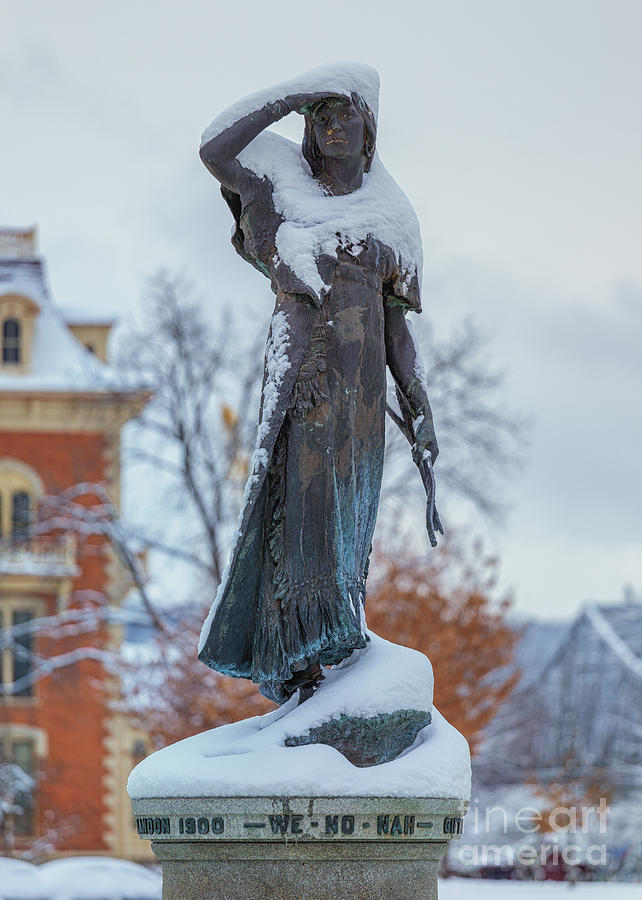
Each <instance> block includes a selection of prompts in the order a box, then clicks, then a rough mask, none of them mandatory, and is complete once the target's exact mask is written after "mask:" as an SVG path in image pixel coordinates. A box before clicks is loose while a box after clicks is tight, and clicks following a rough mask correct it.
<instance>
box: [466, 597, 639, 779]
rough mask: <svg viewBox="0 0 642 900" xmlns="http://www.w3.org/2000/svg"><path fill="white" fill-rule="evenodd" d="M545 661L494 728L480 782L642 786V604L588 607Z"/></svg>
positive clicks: (629, 600)
mask: <svg viewBox="0 0 642 900" xmlns="http://www.w3.org/2000/svg"><path fill="white" fill-rule="evenodd" d="M551 639H553V640H555V637H552V638H551ZM540 659H541V663H540V665H539V666H538V667H536V668H533V669H532V670H531V671H530V672H529V673H526V677H525V678H524V680H523V681H522V684H521V686H520V687H519V689H518V690H517V691H516V692H515V693H514V694H513V696H512V698H511V699H510V700H509V702H508V703H507V704H506V705H505V707H504V708H503V709H501V710H499V711H498V714H497V716H496V718H495V719H494V721H493V723H492V725H491V726H490V728H489V729H488V733H487V735H486V739H485V741H484V744H483V746H482V752H481V754H480V758H479V760H478V761H477V765H476V772H477V778H478V779H479V781H480V782H485V783H488V784H517V783H523V782H524V781H527V780H535V781H537V782H538V783H540V784H546V783H551V782H554V781H556V780H560V779H562V780H564V781H566V782H571V781H575V782H577V783H578V784H581V783H584V784H586V785H587V786H588V785H590V784H594V785H596V786H598V785H602V786H603V787H604V788H605V789H607V790H608V791H609V792H612V793H613V794H614V795H615V796H617V795H618V794H620V795H626V794H627V793H628V792H629V791H631V790H633V789H640V788H642V602H641V601H640V600H639V599H636V598H635V597H634V596H633V595H629V596H628V598H627V599H626V600H625V602H621V603H616V604H608V605H606V604H604V605H602V604H595V603H591V604H588V605H587V606H585V607H584V609H583V610H582V611H581V613H580V615H579V616H578V617H577V619H576V620H575V622H574V623H573V624H572V626H571V627H570V628H569V629H568V630H567V631H566V632H562V638H561V641H560V640H559V637H558V639H557V646H556V647H555V649H554V650H553V652H552V653H549V654H548V656H547V654H546V647H545V646H544V647H541V649H540Z"/></svg>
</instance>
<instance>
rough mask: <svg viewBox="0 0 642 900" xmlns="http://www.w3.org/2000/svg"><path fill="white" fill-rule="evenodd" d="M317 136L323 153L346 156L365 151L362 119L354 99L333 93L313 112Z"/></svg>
mask: <svg viewBox="0 0 642 900" xmlns="http://www.w3.org/2000/svg"><path fill="white" fill-rule="evenodd" d="M312 124H313V127H314V136H315V138H316V142H317V145H318V147H319V151H320V152H321V153H322V154H323V156H333V157H335V158H336V159H344V158H345V157H347V156H355V155H357V154H361V153H363V143H364V126H363V119H362V117H361V114H360V112H359V110H358V109H357V107H356V106H355V105H354V103H353V102H352V100H348V99H347V98H346V99H345V100H343V99H340V98H336V97H330V98H328V99H327V100H324V101H323V102H322V103H320V104H319V105H318V106H317V107H316V108H315V110H314V112H313V114H312Z"/></svg>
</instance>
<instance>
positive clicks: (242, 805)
mask: <svg viewBox="0 0 642 900" xmlns="http://www.w3.org/2000/svg"><path fill="white" fill-rule="evenodd" d="M400 712H403V713H412V714H413V716H411V717H410V718H413V717H414V719H415V720H416V721H418V722H420V721H421V718H422V716H423V717H424V721H425V720H426V718H425V717H426V716H427V717H428V720H429V719H430V717H431V718H432V721H431V724H430V725H428V726H426V727H424V728H421V730H419V732H418V733H416V736H414V739H412V732H410V733H409V732H407V731H406V732H405V733H406V740H411V743H410V746H408V747H406V748H405V749H403V750H401V751H399V749H398V747H397V750H396V754H397V755H396V756H395V758H391V756H392V754H393V753H395V748H394V747H393V745H392V744H391V741H390V739H389V738H384V739H382V740H381V741H380V740H378V737H377V729H378V727H383V730H384V732H386V723H389V722H390V721H395V716H398V714H399V713H400ZM408 718H409V717H408V716H407V715H406V716H405V717H404V721H406V722H407V721H408ZM346 722H347V723H349V729H348V730H349V734H350V742H347V741H346V742H345V745H344V747H343V749H344V750H347V751H348V752H346V753H344V752H341V749H340V748H339V749H337V748H335V747H334V746H330V745H329V744H328V743H320V742H319V743H302V741H304V740H305V741H308V740H313V739H315V738H316V739H318V735H319V734H321V735H326V737H329V739H330V740H331V736H332V735H333V734H339V733H340V731H341V727H343V726H345V723H346ZM359 722H363V723H364V727H363V730H362V731H361V732H360V729H359ZM382 723H383V725H382ZM388 731H389V729H388ZM403 731H404V730H403V729H402V732H403ZM360 735H363V740H365V741H366V742H368V744H369V750H368V752H364V751H363V749H362V748H361V749H360V745H361V742H362V738H361V736H360ZM295 741H296V743H295V744H294V745H293V743H294V742H295ZM348 743H350V744H351V745H352V746H351V747H350V748H349V749H348V746H347V745H348ZM373 752H374V753H382V754H383V757H384V758H386V759H387V760H388V761H386V762H381V763H379V764H377V765H367V764H365V765H364V763H363V757H364V756H366V757H367V756H368V753H373ZM348 755H353V756H356V757H358V758H359V759H360V765H354V764H353V763H352V762H350V761H349V759H348V758H347V756H348ZM129 793H130V796H131V797H132V799H133V808H134V815H135V817H136V824H137V829H138V833H139V835H140V836H141V838H143V839H148V840H151V841H152V849H153V850H154V852H155V853H156V855H157V857H158V858H159V859H160V860H161V861H162V864H163V878H164V897H165V898H170V900H175V898H185V900H202V898H224V900H236V898H249V897H252V898H253V900H262V898H268V897H269V898H271V900H277V898H280V897H288V898H297V900H300V898H301V900H315V898H319V900H320V898H325V900H327V898H328V897H332V896H337V897H341V898H346V900H347V898H366V897H367V898H370V897H379V896H381V897H384V896H385V897H386V898H390V900H394V898H397V897H398V898H401V897H403V898H407V897H408V896H409V888H410V887H412V893H413V895H415V896H421V897H424V898H436V897H437V866H438V862H439V859H440V858H441V857H442V856H443V854H444V853H445V851H446V848H447V846H448V842H449V840H451V839H452V838H456V837H458V836H459V835H460V834H461V823H462V818H463V816H464V813H465V811H466V806H467V798H468V797H469V796H470V757H469V751H468V745H467V743H466V741H465V740H464V738H463V737H462V736H461V735H460V734H459V733H458V732H457V731H456V730H455V729H454V728H453V727H452V726H451V725H449V724H448V722H446V720H445V719H444V718H443V717H442V716H441V715H440V714H439V713H438V712H437V710H435V709H434V708H433V707H432V671H431V667H430V662H429V661H428V660H427V658H426V657H425V656H424V655H423V654H421V653H417V652H416V651H414V650H409V649H407V648H405V647H400V646H398V645H396V644H391V643H389V642H388V641H385V640H383V639H382V638H379V637H377V636H376V635H373V634H371V642H370V644H369V646H368V648H367V649H366V650H362V651H356V652H355V653H353V654H352V655H351V656H350V657H349V659H348V660H346V661H345V662H344V663H342V664H341V666H338V667H336V668H334V669H331V670H327V671H326V679H325V681H324V682H323V684H322V686H321V688H320V689H319V690H318V692H317V693H316V694H315V695H314V696H313V697H312V698H311V699H310V700H308V701H306V702H305V703H304V704H302V705H301V706H296V699H293V700H292V701H290V702H289V703H288V704H286V705H285V706H283V707H281V708H280V709H278V710H275V711H274V712H272V713H268V714H267V715H265V716H260V717H257V718H253V719H247V720H245V721H243V722H237V723H235V724H233V725H225V726H223V727H221V728H215V729H213V730H212V731H208V732H205V733H203V734H199V735H195V736H194V737H192V738H188V739H187V740H185V741H181V742H179V743H178V744H174V745H173V746H171V747H167V748H165V749H164V750H160V751H159V752H158V753H155V754H153V755H152V756H150V757H149V758H148V759H146V760H144V761H143V762H142V763H140V764H139V765H138V766H137V767H136V769H134V771H133V772H132V774H131V776H130V780H129Z"/></svg>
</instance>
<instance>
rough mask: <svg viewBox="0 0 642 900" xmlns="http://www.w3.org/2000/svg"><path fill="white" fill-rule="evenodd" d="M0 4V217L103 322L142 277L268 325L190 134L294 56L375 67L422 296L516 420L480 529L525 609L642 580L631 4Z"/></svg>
mask: <svg viewBox="0 0 642 900" xmlns="http://www.w3.org/2000/svg"><path fill="white" fill-rule="evenodd" d="M0 17H1V22H2V27H1V28H0V224H2V225H16V226H26V225H30V224H33V223H36V224H37V225H38V227H39V232H40V248H41V251H42V253H43V254H44V255H45V256H46V258H47V261H48V265H49V272H50V278H51V282H52V286H53V290H54V294H55V296H56V298H57V299H58V301H59V302H60V303H61V304H63V305H69V306H74V307H86V308H95V309H97V310H98V309H107V310H110V311H114V312H116V313H119V314H122V313H125V312H126V311H127V310H128V309H130V308H132V307H133V306H135V305H136V304H137V303H138V302H139V300H140V296H141V286H142V281H143V278H144V276H145V274H147V273H149V272H151V271H153V270H154V269H156V268H157V267H158V266H160V265H169V266H172V267H175V266H181V267H184V268H185V269H186V270H187V271H189V272H190V273H191V274H192V275H193V277H194V278H195V280H196V281H197V283H198V284H199V286H200V287H201V288H202V290H203V291H204V292H207V293H209V296H211V297H212V299H213V302H216V300H217V298H218V299H219V300H220V301H223V300H225V301H226V302H229V301H230V300H232V301H233V302H236V303H237V304H239V305H246V306H247V308H248V309H253V310H258V309H259V308H261V309H263V308H264V309H265V312H266V313H267V312H268V310H269V308H270V296H271V295H270V292H269V290H266V284H267V282H264V281H263V280H262V279H261V278H260V277H259V276H258V274H257V273H256V272H254V270H252V269H251V268H250V267H249V266H247V265H246V264H244V263H243V262H242V261H241V260H240V259H239V258H238V257H236V255H235V253H234V251H233V250H232V248H231V246H230V245H229V229H230V221H229V214H228V212H227V209H226V208H225V207H224V204H223V202H222V201H221V199H220V196H219V194H218V191H217V186H216V184H215V182H214V180H213V179H212V178H211V176H209V175H208V173H207V172H206V170H205V169H204V168H203V167H202V165H201V163H200V161H199V159H198V156H197V146H198V141H199V135H200V132H201V131H202V129H203V128H204V127H205V126H206V125H207V124H208V122H209V121H210V120H211V119H212V118H213V117H214V116H215V115H216V114H217V113H218V112H219V111H220V110H221V109H222V108H223V107H224V106H226V105H227V104H228V103H230V102H232V101H234V100H236V99H237V98H239V97H241V96H243V95H244V94H246V93H249V92H251V91H253V90H256V89H258V88H260V87H263V86H266V85H268V84H270V83H273V82H277V81H281V80H283V79H285V78H288V77H290V76H292V75H295V74H297V73H298V72H300V71H302V70H304V69H307V68H309V67H311V66H315V65H319V64H324V63H328V62H331V61H333V60H337V59H356V60H360V61H363V62H368V63H370V64H372V65H374V66H375V67H376V68H378V70H379V72H380V74H381V79H382V88H381V102H380V125H379V139H378V145H379V152H380V154H381V156H382V158H383V160H384V162H385V164H386V165H387V167H388V168H389V169H390V171H391V172H392V174H393V175H394V176H395V177H396V178H397V179H398V181H399V182H400V183H401V185H402V187H403V188H404V190H405V191H406V193H407V194H408V195H409V196H410V199H411V200H412V202H413V203H414V205H415V207H416V209H417V213H418V215H419V218H420V222H421V226H422V233H423V240H424V254H425V260H426V263H425V275H424V309H425V310H426V313H427V314H428V315H429V316H430V317H431V318H432V319H433V321H434V323H435V325H436V328H437V330H438V331H441V332H445V331H447V329H448V327H449V326H450V325H451V324H452V323H453V322H455V321H457V320H458V319H460V318H461V317H462V316H464V315H472V316H473V317H474V318H475V319H476V320H477V321H478V323H480V325H482V326H483V329H484V330H485V331H486V332H487V333H488V334H489V335H491V336H492V338H493V343H492V348H493V354H494V357H495V358H496V360H497V361H498V363H500V364H501V365H502V366H503V367H505V368H506V369H507V370H508V372H509V382H508V389H507V397H508V399H509V401H510V403H511V404H512V406H513V408H515V409H518V410H520V411H522V412H523V413H525V414H527V415H529V416H532V417H534V421H535V428H534V434H533V440H532V447H531V460H530V464H529V466H528V468H527V470H526V471H525V473H524V474H523V476H522V477H521V478H519V479H518V480H517V481H515V482H514V483H513V485H512V486H511V490H510V500H511V503H512V506H513V511H512V514H511V516H510V518H509V519H508V521H507V523H506V526H505V527H504V528H503V529H501V530H497V531H496V532H495V533H494V534H493V535H492V536H491V543H492V546H493V547H494V548H495V549H497V550H498V552H499V554H500V556H501V560H502V570H503V575H504V579H503V580H504V582H505V584H507V585H512V586H513V587H514V589H515V593H516V601H517V608H518V610H520V611H523V612H525V613H529V614H530V613H532V614H537V615H540V616H543V617H567V616H570V615H572V614H573V613H574V612H575V611H576V610H577V608H578V607H579V605H580V604H581V603H582V602H583V601H584V600H586V599H589V598H590V599H598V600H600V599H601V600H614V599H616V598H618V597H619V596H620V594H621V591H622V586H623V584H624V583H627V582H628V583H632V584H633V585H634V586H635V587H636V588H637V589H638V590H639V591H640V590H642V515H641V512H640V508H641V506H642V454H641V452H640V448H641V446H642V421H641V420H642V416H641V413H640V408H641V405H642V400H641V398H642V363H641V346H642V253H641V252H640V248H641V246H642V178H641V177H640V163H641V160H642V96H641V94H642V90H641V85H642V54H641V53H640V35H641V34H642V3H640V2H639V0H484V2H480V0H465V2H461V0H449V2H447V3H444V2H442V0H440V2H434V0H416V2H410V0H394V2H385V3H384V2H381V0H373V2H369V3H367V4H366V3H347V2H341V0H327V2H325V3H323V4H314V5H312V6H309V5H306V4H303V3H301V2H300V0H296V2H293V0H288V2H279V0H273V2H271V3H267V2H265V0H250V2H246V3H229V4H226V5H225V6H224V5H223V4H222V3H220V2H216V0H215V2H211V0H209V2H204V0H182V2H180V3H169V2H163V0H157V2H156V3H154V4H151V3H149V2H148V0H143V2H141V0H127V2H123V0H110V2H109V3H106V2H92V3H81V2H79V0H56V2H55V3H51V2H47V3H45V2H37V3H35V2H30V0H21V2H20V3H15V2H11V3H9V2H7V0H0ZM299 126H300V121H299V122H293V123H292V124H290V123H289V122H288V124H287V128H288V129H290V133H291V136H294V135H295V134H296V129H297V128H298V127H299ZM437 416H438V412H437ZM473 525H474V526H475V527H478V528H479V529H481V528H482V523H481V522H477V523H473ZM486 530H487V529H486Z"/></svg>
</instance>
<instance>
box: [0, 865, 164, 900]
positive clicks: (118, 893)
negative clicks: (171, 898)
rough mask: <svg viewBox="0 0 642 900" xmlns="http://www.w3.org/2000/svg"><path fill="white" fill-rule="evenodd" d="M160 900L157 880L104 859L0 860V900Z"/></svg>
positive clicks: (142, 870) (151, 874) (141, 869)
mask: <svg viewBox="0 0 642 900" xmlns="http://www.w3.org/2000/svg"><path fill="white" fill-rule="evenodd" d="M133 897H136V900H160V898H161V876H160V874H159V873H158V872H155V871H152V870H151V869H148V868H146V867H144V866H140V865H138V864H137V863H133V862H128V861H127V860H124V859H111V858H109V857H105V856H85V857H69V858H66V859H56V860H53V861H51V862H48V863H44V864H43V865H40V866H34V865H32V864H31V863H27V862H24V861H23V860H18V859H8V858H6V857H0V900H5V898H7V900H92V898H94V900H126V898H133Z"/></svg>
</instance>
